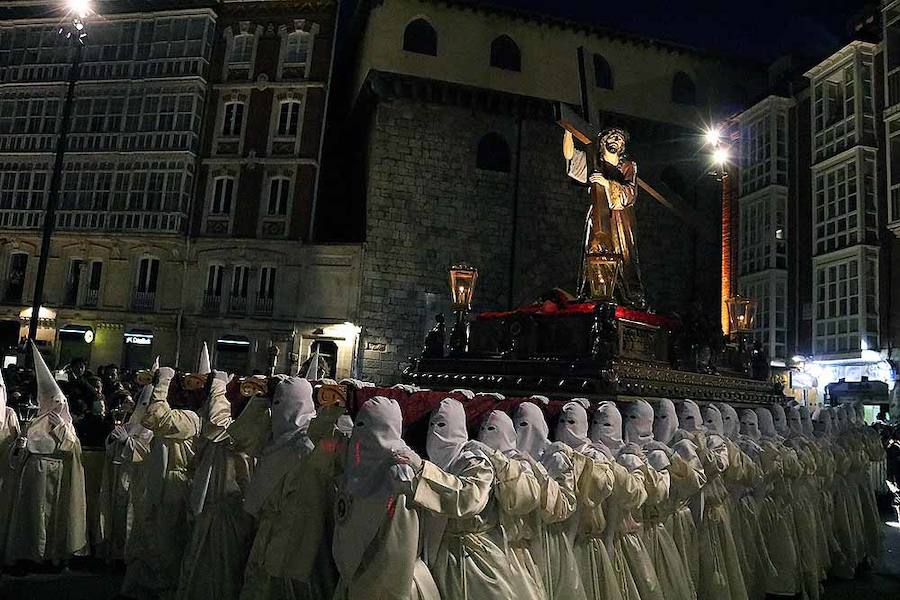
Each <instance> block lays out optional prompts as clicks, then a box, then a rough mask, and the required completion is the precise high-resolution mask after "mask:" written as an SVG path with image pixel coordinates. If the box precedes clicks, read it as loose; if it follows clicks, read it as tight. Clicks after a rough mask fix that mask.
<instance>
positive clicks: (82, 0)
mask: <svg viewBox="0 0 900 600" xmlns="http://www.w3.org/2000/svg"><path fill="white" fill-rule="evenodd" d="M64 8H65V10H66V19H65V23H63V25H62V26H60V28H59V35H61V36H63V38H64V39H65V40H66V41H67V42H69V43H72V44H74V46H75V53H74V56H73V57H72V65H71V67H70V68H69V79H68V87H67V88H66V99H65V102H64V103H63V111H62V119H61V120H60V124H59V137H58V138H57V141H56V159H55V161H54V163H53V174H52V175H51V177H50V193H49V194H48V196H47V208H46V210H45V212H44V230H43V236H42V237H41V254H40V257H39V258H38V268H37V275H36V277H35V280H34V295H33V296H32V298H31V315H32V318H31V319H30V320H29V321H28V339H29V340H31V341H32V342H36V341H37V330H38V319H36V318H34V315H39V314H40V313H41V304H43V303H44V279H45V278H46V276H47V262H48V260H49V258H50V240H51V238H52V237H53V230H54V228H55V226H56V206H57V204H59V188H60V184H61V183H62V173H63V167H64V159H65V155H66V138H67V136H68V134H69V122H70V121H71V120H72V106H73V105H74V99H75V84H76V83H77V82H78V75H79V71H80V69H81V52H82V49H83V48H84V39H85V38H86V37H87V33H85V31H84V20H85V19H86V18H87V17H88V16H89V15H90V14H91V13H92V11H91V2H90V0H68V1H67V2H66V3H65V6H64ZM29 356H30V354H29Z"/></svg>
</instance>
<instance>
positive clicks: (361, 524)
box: [303, 380, 413, 578]
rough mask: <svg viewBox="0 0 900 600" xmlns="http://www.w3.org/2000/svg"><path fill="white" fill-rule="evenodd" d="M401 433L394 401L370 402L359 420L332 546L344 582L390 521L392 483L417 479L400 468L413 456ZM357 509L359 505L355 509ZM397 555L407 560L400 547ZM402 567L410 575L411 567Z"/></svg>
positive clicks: (380, 398) (379, 398)
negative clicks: (400, 459) (399, 458)
mask: <svg viewBox="0 0 900 600" xmlns="http://www.w3.org/2000/svg"><path fill="white" fill-rule="evenodd" d="M303 381H305V380H303ZM402 431H403V414H402V413H401V411H400V405H399V404H398V403H397V401H396V400H393V399H390V398H385V397H383V396H376V397H374V398H370V399H369V400H366V401H365V402H364V403H363V405H362V406H361V407H360V409H359V412H358V413H357V415H356V420H355V421H354V426H353V433H352V434H351V436H350V445H349V447H348V448H347V465H346V467H345V469H344V490H345V492H346V493H347V495H348V496H347V497H346V498H345V499H342V500H341V501H339V502H346V507H347V508H346V516H345V517H344V518H343V519H340V520H339V521H338V523H337V525H336V528H335V532H334V543H333V548H334V558H335V561H336V562H337V564H338V567H339V569H340V572H341V574H342V575H343V576H344V577H347V578H349V577H353V576H354V575H355V574H356V573H357V570H358V569H359V568H360V565H361V564H364V563H365V561H366V553H367V551H368V550H369V547H370V545H371V544H372V541H373V540H374V539H375V538H376V536H378V532H379V531H381V529H382V526H383V524H384V523H385V520H386V519H389V518H391V516H392V514H393V513H392V507H393V506H394V502H395V501H394V499H393V496H394V482H395V481H396V480H398V479H400V480H404V481H411V480H412V478H413V472H412V468H411V467H409V466H408V465H398V464H397V463H396V455H397V454H402V453H404V452H411V450H409V448H408V446H407V445H406V443H405V442H404V441H403V439H401V437H400V435H401V433H402ZM356 504H358V505H359V506H358V507H354V505H356ZM354 508H355V509H354ZM401 526H402V525H401ZM389 542H392V543H394V544H396V540H394V539H393V538H391V539H389V540H385V543H386V544H388V546H390V543H389ZM395 551H397V552H399V553H400V554H401V555H405V553H404V552H401V551H400V549H399V548H396V549H395ZM398 568H400V569H401V570H403V571H404V572H405V571H407V570H411V569H409V565H399V566H398ZM407 576H409V574H407Z"/></svg>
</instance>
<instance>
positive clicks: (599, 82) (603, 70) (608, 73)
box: [594, 54, 613, 90]
mask: <svg viewBox="0 0 900 600" xmlns="http://www.w3.org/2000/svg"><path fill="white" fill-rule="evenodd" d="M594 85H596V86H597V87H598V88H603V89H604V90H611V89H613V74H612V69H611V68H610V66H609V63H608V62H607V61H606V59H605V58H603V56H601V55H600V54H595V55H594Z"/></svg>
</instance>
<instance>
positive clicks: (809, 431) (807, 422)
mask: <svg viewBox="0 0 900 600" xmlns="http://www.w3.org/2000/svg"><path fill="white" fill-rule="evenodd" d="M799 410H800V424H801V427H802V429H803V435H805V436H807V437H812V436H813V432H814V428H813V422H812V418H811V417H810V414H809V407H808V406H801V407H800V409H799Z"/></svg>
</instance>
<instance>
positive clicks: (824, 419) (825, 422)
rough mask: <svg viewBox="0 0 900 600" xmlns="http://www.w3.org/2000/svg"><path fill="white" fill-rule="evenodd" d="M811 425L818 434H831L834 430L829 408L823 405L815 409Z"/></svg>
mask: <svg viewBox="0 0 900 600" xmlns="http://www.w3.org/2000/svg"><path fill="white" fill-rule="evenodd" d="M812 420H813V427H814V429H815V431H816V433H817V434H819V435H831V434H832V433H833V432H834V423H832V418H831V408H830V407H828V406H823V407H820V408H817V409H816V412H815V413H813V416H812Z"/></svg>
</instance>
